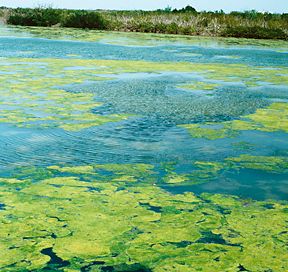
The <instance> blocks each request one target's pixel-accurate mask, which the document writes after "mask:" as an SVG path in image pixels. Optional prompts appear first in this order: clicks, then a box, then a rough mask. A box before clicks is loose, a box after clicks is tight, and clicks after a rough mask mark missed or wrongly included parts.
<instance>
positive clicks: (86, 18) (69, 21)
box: [62, 10, 106, 29]
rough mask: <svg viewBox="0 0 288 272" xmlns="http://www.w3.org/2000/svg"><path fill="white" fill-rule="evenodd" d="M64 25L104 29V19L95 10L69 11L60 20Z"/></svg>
mask: <svg viewBox="0 0 288 272" xmlns="http://www.w3.org/2000/svg"><path fill="white" fill-rule="evenodd" d="M62 26H64V27H76V28H94V29H105V28H106V27H105V21H104V19H103V17H102V16H101V14H99V13H98V12H95V11H87V10H75V11H69V12H68V15H67V17H66V18H65V19H64V21H63V22H62Z"/></svg>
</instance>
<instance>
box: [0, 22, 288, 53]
mask: <svg viewBox="0 0 288 272" xmlns="http://www.w3.org/2000/svg"><path fill="white" fill-rule="evenodd" d="M14 35H16V36H17V35H19V36H25V35H26V36H34V37H41V38H47V39H59V40H78V41H88V42H105V43H109V44H116V45H123V46H155V45H163V44H165V45H167V43H172V44H173V43H174V44H188V45H191V44H196V45H200V46H213V47H215V45H219V46H224V47H225V46H231V45H240V46H242V45H243V46H247V45H248V46H255V47H264V48H267V47H268V48H269V49H273V48H274V49H275V51H276V52H287V47H288V46H287V42H286V41H281V40H259V39H239V38H222V37H213V39H212V38H211V37H203V36H187V35H172V34H156V33H135V32H130V33H129V32H121V33H119V32H113V31H98V30H87V29H85V30H83V29H75V28H55V27H26V26H25V27H23V26H17V27H16V26H9V27H7V26H5V27H0V36H14ZM192 54H193V53H192ZM232 57H234V56H232ZM236 57H237V56H236Z"/></svg>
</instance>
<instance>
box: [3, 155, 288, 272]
mask: <svg viewBox="0 0 288 272" xmlns="http://www.w3.org/2000/svg"><path fill="white" fill-rule="evenodd" d="M241 159H242V158H241ZM231 160H232V159H231ZM243 160H244V158H243ZM245 160H246V161H247V160H248V159H247V158H245ZM234 161H236V160H234ZM197 165H198V166H199V167H200V168H204V169H207V168H209V169H210V170H211V169H213V170H212V171H215V170H219V165H217V164H213V163H201V162H198V163H197ZM95 169H107V171H109V169H110V171H113V172H114V173H115V174H113V175H112V176H111V181H112V180H114V181H113V182H105V183H103V182H102V181H101V180H99V181H98V180H97V177H96V176H94V177H92V176H90V179H89V180H87V178H86V179H85V174H87V175H88V176H89V175H90V174H91V172H93V171H94V170H95ZM121 169H123V170H121ZM125 169H126V170H125ZM129 169H130V170H129ZM152 169H153V167H152V166H149V165H132V164H131V165H126V166H125V165H123V168H122V165H116V164H114V165H106V166H105V165H99V166H97V165H94V166H90V165H88V166H77V167H59V166H53V167H49V169H48V171H54V174H53V176H52V177H51V178H48V179H45V178H43V179H40V180H38V181H37V182H35V183H32V184H31V183H30V182H25V181H23V184H24V186H23V187H21V189H20V190H19V188H18V189H17V188H16V187H15V184H14V181H15V179H12V178H11V179H10V180H13V181H12V182H7V183H6V181H5V180H7V179H5V178H4V179H3V178H2V179H1V181H3V180H4V182H5V184H6V186H1V187H0V202H1V203H3V204H4V205H5V206H4V209H2V210H1V211H0V220H1V222H2V223H1V224H0V236H1V245H0V247H1V250H0V256H1V258H0V268H1V271H4V272H6V271H7V272H8V271H24V270H25V271H26V270H29V271H32V270H37V271H47V270H51V269H56V270H58V271H80V270H81V271H82V270H85V269H88V268H87V267H89V269H91V271H105V270H107V269H110V270H112V269H114V270H116V271H131V270H132V271H133V269H134V271H137V269H138V270H141V269H142V270H143V269H144V270H145V271H146V270H147V271H167V270H168V271H199V270H203V271H211V269H213V271H219V272H220V271H235V272H236V271H239V270H240V269H244V268H245V269H246V270H248V271H264V270H271V271H277V272H278V271H279V272H285V269H286V267H287V265H288V263H287V259H288V252H287V249H286V247H285V245H286V244H287V242H288V240H287V238H288V237H287V235H286V231H285V230H286V228H287V222H286V221H287V210H288V206H287V204H286V203H277V202H273V203H272V202H255V201H250V202H249V205H248V204H247V202H245V201H244V200H241V199H238V198H237V197H232V196H223V195H210V194H203V195H202V196H201V197H197V196H195V195H193V194H192V193H185V194H184V195H171V194H169V193H167V192H165V191H164V190H162V189H160V188H159V187H157V186H153V185H149V184H146V185H145V186H138V185H137V184H135V185H133V186H130V185H129V186H123V183H122V182H121V181H116V180H115V178H119V177H120V178H121V176H124V177H125V175H126V174H127V172H129V173H130V175H131V176H133V175H134V174H136V173H138V174H137V175H138V176H139V172H140V173H142V175H149V174H148V173H149V172H150V171H151V170H152ZM59 171H60V172H62V173H65V175H66V176H59V175H58V174H57V173H59ZM147 171H148V172H147ZM83 175H84V176H83ZM87 175H86V177H87ZM140 176H141V174H140ZM31 177H32V179H33V175H32V176H31ZM135 178H137V176H135ZM124 179H125V178H124ZM268 204H269V205H268ZM271 205H272V207H273V208H271ZM266 206H267V208H266ZM268 207H269V208H268ZM255 259H257V262H255ZM56 260H57V261H56Z"/></svg>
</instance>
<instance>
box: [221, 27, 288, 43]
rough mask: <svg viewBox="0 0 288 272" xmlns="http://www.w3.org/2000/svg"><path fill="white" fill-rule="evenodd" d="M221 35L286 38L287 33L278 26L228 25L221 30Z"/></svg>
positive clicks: (287, 36)
mask: <svg viewBox="0 0 288 272" xmlns="http://www.w3.org/2000/svg"><path fill="white" fill-rule="evenodd" d="M222 36H224V37H235V38H255V39H282V40H287V39H288V35H287V34H286V33H285V32H284V31H283V30H282V29H280V28H265V27H256V26H254V27H249V26H236V27H231V26H230V27H228V28H227V29H226V30H224V31H223V32H222Z"/></svg>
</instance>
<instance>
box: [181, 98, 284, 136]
mask: <svg viewBox="0 0 288 272" xmlns="http://www.w3.org/2000/svg"><path fill="white" fill-rule="evenodd" d="M179 127H183V128H186V129H187V130H188V132H189V134H190V135H191V136H192V137H193V138H204V139H208V140H216V139H222V138H231V137H235V136H237V133H238V132H239V131H244V130H259V131H264V132H276V131H283V132H285V133H288V103H279V102H277V103H273V104H271V105H270V106H269V107H267V108H264V109H258V110H256V112H255V113H253V114H250V115H246V116H243V117H242V118H241V119H240V120H234V121H227V122H220V123H205V124H185V125H179Z"/></svg>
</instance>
